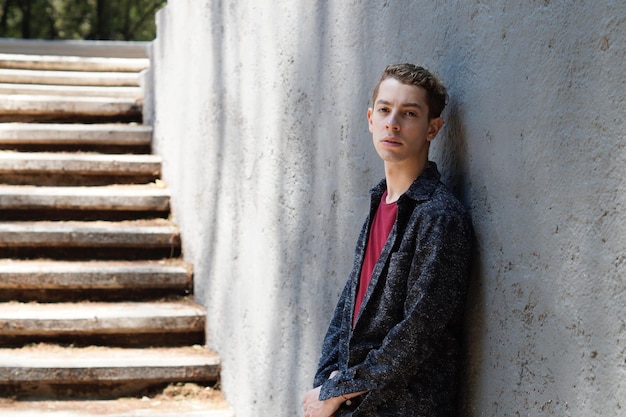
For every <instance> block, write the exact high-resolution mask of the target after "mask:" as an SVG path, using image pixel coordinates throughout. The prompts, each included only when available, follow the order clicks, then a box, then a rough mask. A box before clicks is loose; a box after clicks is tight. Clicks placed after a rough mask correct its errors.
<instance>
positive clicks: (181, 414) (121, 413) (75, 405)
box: [0, 390, 235, 417]
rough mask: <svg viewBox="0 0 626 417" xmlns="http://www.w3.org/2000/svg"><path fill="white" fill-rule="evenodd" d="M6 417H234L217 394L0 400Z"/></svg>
mask: <svg viewBox="0 0 626 417" xmlns="http://www.w3.org/2000/svg"><path fill="white" fill-rule="evenodd" d="M0 410H2V415H3V416H6V417H40V416H41V415H42V414H45V415H46V416H48V417H68V416H71V417H235V414H234V412H233V410H232V409H231V408H230V407H229V406H228V404H227V403H226V401H225V399H224V398H223V396H222V395H221V393H220V392H219V391H216V390H212V393H211V398H207V399H198V398H188V397H184V398H177V397H172V398H167V397H164V396H157V397H155V398H148V397H143V398H121V399H117V400H91V401H85V400H83V401H13V400H2V399H0Z"/></svg>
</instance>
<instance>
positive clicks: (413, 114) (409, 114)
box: [406, 111, 417, 117]
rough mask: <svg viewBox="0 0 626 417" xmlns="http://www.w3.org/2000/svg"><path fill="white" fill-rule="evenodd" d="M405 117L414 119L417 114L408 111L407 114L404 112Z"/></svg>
mask: <svg viewBox="0 0 626 417" xmlns="http://www.w3.org/2000/svg"><path fill="white" fill-rule="evenodd" d="M406 115H407V116H409V117H416V116H417V113H415V112H414V111H408V112H406Z"/></svg>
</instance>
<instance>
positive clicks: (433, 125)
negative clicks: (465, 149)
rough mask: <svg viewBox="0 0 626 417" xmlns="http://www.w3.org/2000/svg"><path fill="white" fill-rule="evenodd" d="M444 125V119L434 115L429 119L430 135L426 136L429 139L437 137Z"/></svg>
mask: <svg viewBox="0 0 626 417" xmlns="http://www.w3.org/2000/svg"><path fill="white" fill-rule="evenodd" d="M442 127H443V119H442V118H441V117H433V118H432V119H430V120H429V121H428V136H427V137H426V140H427V141H429V142H430V141H431V140H433V139H435V137H436V136H437V133H439V131H440V130H441V128H442Z"/></svg>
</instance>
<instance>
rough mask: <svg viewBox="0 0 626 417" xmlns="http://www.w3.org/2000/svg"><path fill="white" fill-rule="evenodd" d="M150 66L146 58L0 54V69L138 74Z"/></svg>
mask: <svg viewBox="0 0 626 417" xmlns="http://www.w3.org/2000/svg"><path fill="white" fill-rule="evenodd" d="M149 66H150V60H149V59H148V58H113V57H110V58H109V57H81V56H59V55H34V54H6V53H0V68H13V69H42V70H44V69H45V70H71V71H119V72H139V71H142V70H144V69H147V68H148V67H149Z"/></svg>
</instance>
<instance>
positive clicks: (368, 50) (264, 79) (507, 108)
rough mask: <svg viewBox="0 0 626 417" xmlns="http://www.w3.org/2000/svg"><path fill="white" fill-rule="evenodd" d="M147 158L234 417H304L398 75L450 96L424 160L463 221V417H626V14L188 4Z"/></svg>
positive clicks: (168, 12)
mask: <svg viewBox="0 0 626 417" xmlns="http://www.w3.org/2000/svg"><path fill="white" fill-rule="evenodd" d="M157 23H158V37H157V40H156V42H155V43H154V45H153V50H152V58H153V70H152V78H153V83H154V84H153V94H154V97H155V103H154V107H153V109H154V114H153V118H154V125H155V137H154V140H155V151H156V152H157V153H159V154H161V155H162V156H163V157H164V158H165V165H164V176H165V180H166V182H167V183H168V185H169V187H170V188H171V189H172V192H173V209H174V215H175V220H176V221H177V222H178V224H179V225H180V227H181V231H182V236H183V244H184V254H185V257H186V259H187V260H189V261H190V262H192V263H193V264H194V267H195V286H196V297H197V299H198V300H199V301H200V302H202V303H203V304H205V305H206V306H207V307H208V314H209V317H208V324H207V330H208V335H209V336H208V341H207V342H208V344H209V346H210V347H212V348H213V349H215V350H217V351H218V352H219V354H220V355H221V356H222V358H223V372H222V376H223V381H222V383H223V389H224V392H225V394H226V395H227V398H228V400H229V401H230V402H231V403H232V404H233V405H234V407H235V409H236V411H237V414H238V416H239V417H256V416H270V415H271V416H277V417H288V416H289V417H292V416H295V415H301V413H300V400H301V395H302V393H303V392H304V391H305V390H306V389H308V388H309V385H310V383H311V378H312V374H313V372H314V368H315V365H316V362H317V355H318V352H319V348H320V343H321V338H322V336H323V334H324V332H325V330H326V326H327V322H328V319H329V316H330V314H331V312H332V309H333V307H334V303H335V302H336V300H337V298H338V296H339V291H340V289H341V287H342V285H343V283H344V280H345V278H346V276H347V273H348V271H349V269H350V267H351V263H352V254H353V250H354V243H355V239H356V235H357V233H358V229H359V227H360V225H361V222H362V221H363V218H364V216H365V210H366V204H367V198H368V193H367V190H368V189H369V188H370V187H371V186H372V185H373V184H375V183H376V182H377V181H378V180H379V179H380V178H381V176H382V165H381V163H380V162H379V160H378V158H377V156H376V154H375V152H374V150H373V148H372V145H371V137H370V135H369V133H368V131H367V125H366V119H365V112H366V109H367V107H368V105H369V100H370V94H371V88H372V86H373V84H374V82H375V81H376V79H377V77H378V76H379V74H380V72H381V71H382V69H383V68H384V66H385V65H386V64H387V63H389V62H406V61H408V62H415V63H420V64H424V65H427V66H428V67H430V68H431V69H432V70H434V71H435V72H437V73H439V74H440V75H441V77H442V78H443V79H444V80H445V82H446V84H447V85H448V86H449V90H450V95H451V102H450V106H449V108H448V109H447V110H446V112H445V113H444V116H445V119H446V125H445V127H444V131H443V133H442V134H441V135H440V137H439V138H438V139H436V141H435V143H434V145H433V149H432V150H431V159H433V160H435V161H436V162H438V164H439V165H440V168H441V169H442V171H443V173H444V177H445V179H446V181H447V182H448V183H449V184H450V186H451V187H452V188H453V190H454V191H455V192H456V193H457V195H458V196H459V197H460V198H461V200H462V201H463V202H464V203H465V204H466V206H467V207H468V208H469V210H470V211H471V214H472V217H473V221H474V226H475V229H476V237H477V245H476V246H477V247H476V256H475V268H474V274H473V275H474V276H473V279H472V288H471V292H470V297H469V300H468V315H467V322H468V331H467V336H468V337H467V338H468V342H467V366H466V370H467V372H466V378H465V384H464V403H463V409H464V414H465V415H466V416H498V417H500V416H538V415H542V416H554V417H556V416H558V417H562V416H581V417H582V416H585V417H587V416H595V415H602V416H624V415H626V400H625V399H624V392H626V291H625V288H626V278H625V276H626V219H625V216H624V209H625V203H626V193H625V182H626V180H625V178H626V139H625V136H626V135H625V133H626V127H625V126H624V116H625V110H626V102H625V96H626V87H625V86H626V76H625V73H626V71H624V62H625V58H626V56H625V54H626V43H625V40H626V3H624V2H622V1H609V0H599V1H595V2H591V1H576V2H572V1H565V0H563V1H555V0H541V1H539V0H533V1H527V2H510V1H508V0H475V1H440V2H430V1H412V2H400V1H396V2H394V1H384V2H383V1H375V2H352V1H349V2H348V1H346V2H339V1H330V0H329V1H317V0H310V1H309V0H307V1H292V0H275V1H273V2H259V1H257V0H237V1H234V0H214V1H211V0H203V1H198V0H196V1H193V2H192V1H191V0H177V1H173V2H170V4H169V5H168V6H167V7H166V8H165V9H164V10H163V11H161V12H160V14H159V15H158V18H157Z"/></svg>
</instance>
